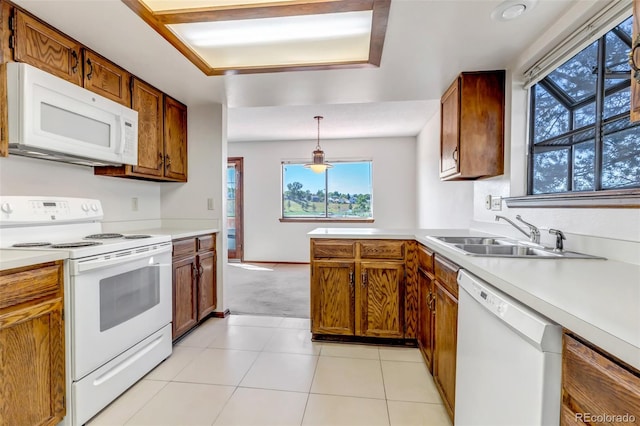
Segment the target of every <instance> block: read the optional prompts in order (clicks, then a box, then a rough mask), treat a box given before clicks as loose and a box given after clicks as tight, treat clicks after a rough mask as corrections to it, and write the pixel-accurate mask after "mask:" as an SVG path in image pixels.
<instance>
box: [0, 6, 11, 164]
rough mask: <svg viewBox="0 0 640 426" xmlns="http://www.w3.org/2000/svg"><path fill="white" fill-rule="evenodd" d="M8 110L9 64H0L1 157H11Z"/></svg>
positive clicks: (0, 8) (0, 7)
mask: <svg viewBox="0 0 640 426" xmlns="http://www.w3.org/2000/svg"><path fill="white" fill-rule="evenodd" d="M0 10H2V5H0ZM8 113H9V112H8V110H7V64H3V63H0V157H6V156H7V155H9V130H8V127H7V126H8V123H9V122H8V120H9V117H8Z"/></svg>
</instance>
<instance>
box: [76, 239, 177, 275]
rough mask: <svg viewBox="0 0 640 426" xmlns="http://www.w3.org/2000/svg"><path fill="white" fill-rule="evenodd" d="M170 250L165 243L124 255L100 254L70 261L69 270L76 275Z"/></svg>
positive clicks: (169, 245)
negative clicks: (91, 257)
mask: <svg viewBox="0 0 640 426" xmlns="http://www.w3.org/2000/svg"><path fill="white" fill-rule="evenodd" d="M170 251H171V244H167V245H166V246H161V247H158V248H156V249H151V250H148V251H142V252H140V253H132V254H130V255H126V256H120V257H110V258H108V259H107V258H105V257H104V256H100V257H98V258H97V259H92V260H86V261H82V260H81V261H75V262H72V263H71V270H72V274H73V275H78V274H79V273H82V272H87V271H92V270H95V269H100V268H106V267H108V266H113V265H121V264H124V263H127V262H132V261H134V260H139V259H144V258H145V257H153V256H155V255H158V254H161V253H167V252H170Z"/></svg>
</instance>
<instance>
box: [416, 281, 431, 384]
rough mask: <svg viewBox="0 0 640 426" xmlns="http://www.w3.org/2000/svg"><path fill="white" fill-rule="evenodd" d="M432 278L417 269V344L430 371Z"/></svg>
mask: <svg viewBox="0 0 640 426" xmlns="http://www.w3.org/2000/svg"><path fill="white" fill-rule="evenodd" d="M433 278H434V277H433V275H431V274H430V273H428V272H425V271H424V270H422V269H418V288H419V298H418V300H419V303H418V315H419V320H418V345H419V347H420V350H421V351H422V354H423V356H424V359H425V360H426V362H427V369H428V370H429V371H430V372H431V371H433V328H434V320H435V318H434V314H433V313H434V305H435V294H434V290H433Z"/></svg>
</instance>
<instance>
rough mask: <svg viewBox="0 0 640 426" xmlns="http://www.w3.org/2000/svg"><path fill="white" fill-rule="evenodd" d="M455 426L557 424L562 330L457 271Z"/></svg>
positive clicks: (471, 277)
mask: <svg viewBox="0 0 640 426" xmlns="http://www.w3.org/2000/svg"><path fill="white" fill-rule="evenodd" d="M458 284H459V285H460V291H459V298H458V303H459V305H458V347H457V353H456V395H455V424H456V426H458V425H460V426H462V425H465V426H466V425H476V426H500V425H504V426H524V425H545V426H547V425H557V424H559V422H560V378H561V366H562V356H561V354H562V328H561V327H560V326H559V325H557V324H555V323H553V322H551V321H550V320H549V319H547V318H545V317H543V316H541V315H540V314H538V313H537V312H534V311H532V310H531V309H529V308H528V307H526V306H523V305H522V304H521V303H519V302H517V301H515V300H513V299H512V298H510V297H509V296H507V295H505V294H504V293H502V292H500V291H499V290H497V289H496V288H494V287H492V286H491V285H489V284H488V283H486V282H484V281H482V280H480V279H479V278H477V277H475V276H473V275H472V274H470V273H468V272H467V271H464V270H460V271H459V272H458Z"/></svg>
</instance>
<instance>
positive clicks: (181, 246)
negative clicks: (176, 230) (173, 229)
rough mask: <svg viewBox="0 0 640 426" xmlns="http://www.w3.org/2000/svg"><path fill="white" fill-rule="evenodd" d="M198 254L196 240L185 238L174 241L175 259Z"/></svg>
mask: <svg viewBox="0 0 640 426" xmlns="http://www.w3.org/2000/svg"><path fill="white" fill-rule="evenodd" d="M195 252H196V239H195V238H185V239H183V240H175V241H173V257H180V256H188V255H190V254H194V253H195Z"/></svg>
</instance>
